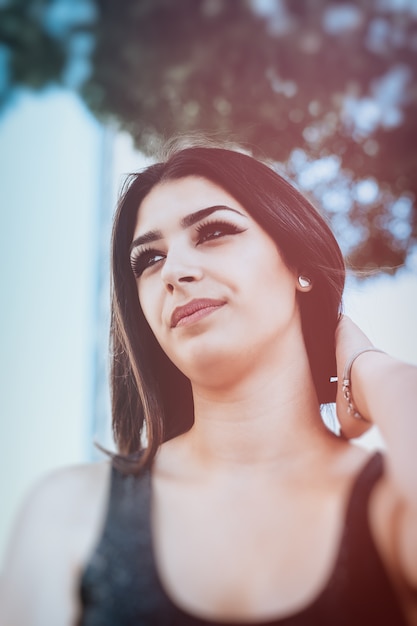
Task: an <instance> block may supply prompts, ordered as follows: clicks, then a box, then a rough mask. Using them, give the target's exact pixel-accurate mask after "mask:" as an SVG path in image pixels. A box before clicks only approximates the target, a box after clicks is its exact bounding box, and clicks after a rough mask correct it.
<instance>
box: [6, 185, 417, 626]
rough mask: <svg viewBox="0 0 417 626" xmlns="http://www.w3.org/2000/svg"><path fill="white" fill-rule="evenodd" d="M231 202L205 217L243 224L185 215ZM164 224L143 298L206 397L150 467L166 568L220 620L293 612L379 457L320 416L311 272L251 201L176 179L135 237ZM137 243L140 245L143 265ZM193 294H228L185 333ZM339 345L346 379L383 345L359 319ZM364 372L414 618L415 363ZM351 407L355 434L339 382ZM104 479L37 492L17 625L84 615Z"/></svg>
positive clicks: (379, 521)
mask: <svg viewBox="0 0 417 626" xmlns="http://www.w3.org/2000/svg"><path fill="white" fill-rule="evenodd" d="M218 205H221V206H227V207H229V209H222V210H219V211H215V212H213V213H212V214H211V216H209V217H208V218H207V219H205V220H204V221H205V222H208V221H211V222H215V221H218V220H219V219H221V220H222V221H225V220H226V221H227V222H230V221H232V222H233V224H234V225H235V226H238V228H237V230H236V229H235V232H233V233H231V232H230V230H229V232H227V233H225V232H224V230H223V231H222V228H223V226H222V227H220V226H219V225H217V226H214V227H211V230H210V231H208V230H207V229H206V230H204V231H203V230H198V226H199V223H196V224H193V225H191V226H188V227H186V228H184V227H183V225H182V224H181V222H182V221H183V220H184V218H185V217H186V216H189V215H191V214H195V212H196V211H199V210H201V209H204V208H207V207H211V206H218ZM231 209H232V210H231ZM235 211H237V213H235ZM155 230H156V231H160V232H159V234H158V238H157V239H156V240H155V241H153V242H152V243H151V244H146V246H145V247H146V249H148V248H152V250H153V251H154V252H149V251H147V252H146V269H144V270H143V271H141V273H140V275H138V276H137V288H138V298H139V299H140V302H141V306H142V308H143V311H144V314H145V316H146V318H147V319H148V322H149V324H150V325H151V327H152V330H153V332H154V333H155V335H156V337H157V339H158V341H159V342H160V344H161V346H162V347H163V349H164V350H165V351H166V353H167V354H168V355H169V356H170V358H171V359H172V360H173V362H174V363H176V364H177V366H178V367H180V369H181V370H182V371H183V372H184V373H185V374H186V375H188V376H189V377H190V380H191V383H192V389H193V395H194V402H195V424H194V426H193V428H192V429H191V430H190V431H189V432H187V433H185V434H184V435H182V436H180V437H177V438H175V439H173V440H171V441H169V442H167V443H165V444H163V445H162V446H161V448H160V450H159V452H158V454H157V457H156V459H155V462H154V466H153V472H152V489H153V502H152V533H153V543H154V548H155V554H156V560H157V567H158V572H159V575H160V577H161V580H162V582H163V585H164V587H165V589H166V591H167V593H168V594H169V595H170V596H171V598H172V599H173V600H174V602H176V603H177V604H178V605H179V606H181V607H182V608H183V609H185V610H187V611H189V612H191V613H194V614H196V615H200V616H203V617H206V618H211V619H214V620H222V619H223V620H231V621H233V620H235V621H238V620H242V621H244V620H267V619H273V618H277V617H280V616H284V615H288V614H291V613H295V612H297V611H299V610H300V609H302V608H303V607H305V606H306V605H308V604H309V603H310V602H312V601H313V600H314V598H315V597H316V596H317V594H318V593H319V592H320V590H321V589H322V588H323V586H324V585H325V584H326V582H327V580H328V577H329V575H330V573H331V571H332V566H333V562H334V559H335V555H336V552H337V549H338V545H339V541H340V535H341V530H342V527H343V520H344V507H345V504H346V500H347V498H348V494H349V489H350V488H351V485H352V482H353V480H354V479H355V477H356V475H357V473H358V472H359V471H360V469H361V468H362V466H363V465H364V463H365V462H366V461H367V458H368V453H367V452H365V451H364V450H363V449H361V448H359V447H358V446H355V445H352V444H350V443H349V442H348V441H347V440H345V439H341V438H337V437H335V436H334V435H333V434H331V433H330V432H329V431H328V430H327V429H326V428H325V427H324V425H323V424H322V422H321V420H320V417H319V409H318V403H317V397H316V394H315V390H314V386H313V383H312V380H311V374H310V371H309V366H308V360H307V355H306V351H305V347H304V344H303V341H302V334H301V327H300V316H299V312H298V308H297V304H296V298H295V296H296V292H297V290H301V287H300V286H299V284H298V281H297V275H296V274H295V273H293V272H291V271H290V270H289V269H288V268H287V267H286V266H285V264H284V263H283V261H282V258H281V256H280V254H279V252H278V251H277V249H276V247H275V245H274V244H273V242H272V241H271V239H270V238H269V236H268V235H267V234H266V233H264V232H263V231H262V229H260V228H259V226H258V225H257V224H256V222H254V220H253V219H252V218H251V217H250V216H249V215H248V214H247V212H246V211H245V209H244V208H243V207H242V206H240V205H239V203H237V202H236V200H234V198H232V197H231V196H229V195H228V194H227V193H225V192H224V191H223V190H222V189H220V188H218V187H217V186H216V185H213V184H212V183H210V182H208V181H206V180H204V179H201V178H193V177H189V178H186V179H181V180H179V181H170V182H167V183H164V184H161V185H158V186H157V187H155V188H154V189H153V190H152V191H151V193H150V194H149V195H148V196H147V198H146V199H145V200H144V202H143V203H142V206H141V207H140V210H139V211H138V219H137V223H136V227H135V233H134V236H133V239H134V240H136V239H137V238H138V237H140V236H142V235H143V234H144V233H149V231H155ZM203 232H204V237H202V233H203ZM140 252H143V247H134V248H133V250H132V262H133V265H134V266H135V259H136V256H137V254H138V253H140ZM141 267H142V269H143V263H142V266H141ZM260 276H261V277H262V280H260V279H259V277H260ZM311 288H313V289H314V285H312V287H311ZM196 298H197V299H198V298H211V299H213V301H215V302H220V303H222V305H221V306H216V307H213V310H210V311H209V312H207V314H204V315H201V316H199V315H197V316H196V317H194V318H193V317H191V318H190V319H188V320H185V322H182V323H181V324H179V325H177V326H174V327H173V326H172V313H173V311H175V309H176V307H178V306H182V305H184V304H186V303H188V302H190V301H192V300H194V299H196ZM336 342H337V343H336V345H337V363H338V373H339V380H340V379H341V372H342V371H343V367H344V364H345V363H346V361H347V359H348V358H349V357H350V356H351V355H352V354H353V353H354V352H355V351H357V350H358V349H361V348H363V347H367V346H368V345H370V342H369V339H368V338H367V337H366V336H365V335H364V334H363V333H362V332H361V331H360V329H359V328H358V327H357V326H356V325H355V324H354V323H353V322H351V320H349V319H348V318H343V319H342V321H341V323H340V324H339V327H338V330H337V335H336ZM352 384H353V389H354V398H355V403H356V406H357V408H358V409H359V411H360V412H361V413H362V414H363V415H364V416H365V417H366V418H367V419H369V420H371V421H374V422H376V423H377V424H378V426H379V427H380V429H381V431H382V433H383V435H384V437H385V440H386V443H387V459H388V464H387V469H388V471H387V473H386V475H385V477H384V479H383V480H381V481H380V482H379V483H378V485H377V488H376V489H375V490H374V493H373V495H372V498H371V502H370V511H369V513H370V523H371V530H372V533H373V535H374V538H375V541H376V544H377V546H378V548H379V551H380V553H381V555H382V557H383V559H384V561H385V563H386V566H387V568H388V571H389V572H390V574H391V576H392V579H393V581H394V584H395V585H396V586H397V588H398V591H399V593H400V596H401V598H402V601H403V604H404V607H405V608H406V610H407V613H408V615H409V617H410V623H413V624H415V623H417V620H416V615H415V612H414V609H415V607H414V606H413V604H412V602H411V600H410V598H409V596H408V595H407V594H406V588H407V585H410V586H412V587H414V588H415V587H416V586H417V537H416V532H415V528H416V522H417V513H416V511H417V485H416V480H417V478H416V477H417V471H416V469H417V468H416V461H415V453H414V451H415V443H416V440H417V432H416V420H415V418H414V414H413V413H414V408H413V407H415V405H416V400H417V392H416V389H417V369H416V368H414V367H412V366H409V365H406V364H403V363H399V362H398V361H396V360H395V359H392V358H391V357H389V356H387V355H384V354H378V353H372V352H371V353H366V354H363V355H362V356H361V357H359V358H358V359H357V361H355V364H354V366H353V368H352ZM337 411H338V417H339V419H340V421H341V424H342V428H343V431H344V433H345V434H346V435H347V436H348V437H353V436H357V435H358V434H360V432H361V431H363V429H364V428H368V427H369V425H367V424H366V423H365V422H358V421H356V420H353V419H352V418H351V417H350V416H349V415H348V414H347V411H346V403H345V401H344V399H343V397H342V393H341V389H339V390H338V398H337ZM394 417H395V419H394ZM107 483H108V467H107V465H106V464H99V465H96V466H89V467H83V468H73V469H69V470H67V471H65V472H60V473H59V474H56V475H55V476H53V477H49V478H48V479H47V480H46V481H44V483H43V484H42V485H40V486H39V487H38V489H37V490H36V491H35V493H34V495H33V496H32V498H31V499H30V501H29V503H28V504H27V506H26V509H25V511H24V512H23V514H22V516H21V520H20V522H19V524H18V527H17V531H16V535H15V538H14V539H13V541H12V543H11V549H10V556H9V559H8V563H7V566H6V576H5V580H6V584H5V586H4V590H5V595H4V598H6V601H5V606H6V609H5V615H6V619H5V621H4V623H5V624H7V625H11V624H25V625H26V626H27V625H29V626H30V625H33V626H35V625H36V626H37V625H38V624H39V625H40V624H42V625H44V624H45V623H48V622H49V623H51V615H52V616H53V620H52V621H53V623H54V624H57V625H58V626H59V625H60V624H65V625H67V624H73V623H74V621H75V618H76V615H77V599H76V586H77V584H78V580H79V575H80V572H81V571H82V568H83V566H84V564H85V563H86V562H87V560H88V558H89V555H90V554H91V551H92V549H93V546H94V543H95V541H96V540H97V537H98V535H99V532H100V526H101V524H102V520H103V516H104V507H105V496H106V489H107ZM51 507H53V510H54V515H51V514H50V511H51ZM56 511H58V512H59V513H58V519H56V518H57V513H56ZM63 537H64V539H65V540H63ZM51 541H52V545H53V550H50V549H49V550H48V549H46V547H47V546H49V545H50V543H51ZM283 564H284V567H283ZM22 597H25V599H26V598H27V601H26V600H25V603H22V602H21V600H19V598H20V599H21V598H22Z"/></svg>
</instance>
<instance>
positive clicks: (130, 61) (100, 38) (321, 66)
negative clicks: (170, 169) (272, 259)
mask: <svg viewBox="0 0 417 626" xmlns="http://www.w3.org/2000/svg"><path fill="white" fill-rule="evenodd" d="M19 4H20V5H23V4H25V3H24V2H23V1H22V0H20V2H14V3H13V2H12V3H10V2H9V7H11V6H12V5H16V6H17V5H19ZM32 4H33V3H32ZM94 6H95V10H96V15H97V19H96V20H95V23H94V24H93V25H92V26H91V25H87V26H85V25H84V28H87V30H91V32H92V34H93V37H94V41H95V48H94V52H93V56H92V71H91V74H90V76H89V78H88V80H87V81H86V82H85V83H84V85H83V87H82V90H81V93H82V95H83V97H84V99H85V101H86V102H87V103H88V105H89V106H90V107H91V109H92V110H93V111H95V112H96V114H97V115H98V116H100V117H101V118H103V119H116V120H117V121H118V123H119V124H120V125H121V126H122V127H123V128H125V129H126V130H128V131H129V132H130V133H131V134H132V136H133V137H134V139H135V142H136V144H137V146H138V147H139V148H140V149H142V150H144V151H145V152H149V151H152V150H153V148H154V147H155V144H158V142H159V141H160V140H161V139H162V138H164V137H165V138H166V137H169V136H171V135H173V134H178V133H179V132H184V131H185V132H187V131H193V130H200V131H201V130H202V131H205V132H212V133H216V134H219V133H220V134H222V135H224V136H226V137H229V138H230V137H232V138H233V139H235V140H236V141H238V142H240V143H242V142H243V143H245V144H246V145H247V146H249V148H250V149H252V150H253V152H254V153H255V154H257V155H260V156H263V157H267V158H268V159H272V160H273V161H276V162H280V163H281V164H282V166H283V167H285V169H286V171H287V172H288V174H289V175H291V176H292V177H293V178H295V179H296V180H297V179H298V180H299V182H300V184H302V172H301V170H300V167H299V163H300V158H299V157H300V155H302V157H303V158H302V159H301V161H302V162H303V163H304V166H306V165H307V166H308V165H310V164H311V163H312V162H314V161H316V160H318V159H323V158H324V157H326V156H328V155H334V156H335V157H337V163H338V164H339V167H338V168H337V172H336V173H335V175H334V177H333V178H332V179H331V180H327V192H328V191H329V189H330V190H332V191H333V198H336V199H337V197H338V196H339V200H340V197H341V195H342V194H345V195H346V194H347V195H348V198H349V201H348V202H347V204H346V202H345V204H344V209H341V208H340V205H341V204H343V203H341V202H340V201H336V202H335V203H334V204H333V205H332V203H329V202H327V203H326V202H324V203H322V204H323V206H324V208H325V210H326V211H327V214H328V216H329V219H330V220H331V221H332V224H333V227H334V229H335V231H336V233H337V235H338V236H339V238H340V239H341V241H342V244H343V246H344V249H345V251H346V252H347V253H349V258H350V262H351V263H352V265H354V266H356V267H359V268H369V267H376V266H378V267H381V266H384V267H388V268H389V267H391V268H392V267H396V266H398V265H400V264H401V263H403V262H404V260H405V258H406V255H407V252H408V251H410V250H411V249H412V248H413V246H415V243H416V238H417V216H416V204H415V199H416V197H417V176H416V174H415V173H416V171H417V167H416V166H417V150H416V147H415V146H416V140H417V89H416V80H415V78H416V71H417V63H416V53H417V12H416V11H414V13H413V10H412V9H413V5H412V3H411V4H410V7H409V8H407V5H406V3H403V4H402V6H403V8H402V9H401V10H400V9H398V7H397V8H396V7H395V6H394V5H393V6H391V3H390V2H389V0H358V1H356V2H354V3H353V2H345V3H343V2H338V1H336V0H332V1H326V0H286V1H285V0H272V1H271V2H269V3H268V2H267V3H265V2H259V1H258V2H257V1H256V0H252V1H249V0H246V1H245V0H175V1H174V0H140V1H138V0H124V1H123V2H117V1H116V0H95V2H94ZM265 7H266V8H265ZM262 8H263V10H262V11H261V9H262ZM39 26H40V25H39V23H38V25H37V28H38V27H39ZM79 27H83V25H81V26H80V25H79ZM44 35H45V33H44ZM41 41H44V40H43V39H42V37H41V36H40V35H39V42H41ZM39 45H40V44H39ZM60 46H61V48H60ZM16 50H17V48H16ZM60 55H61V56H60ZM13 56H14V55H13ZM12 58H13V57H12ZM54 58H55V62H56V64H57V66H56V76H57V77H59V76H61V75H62V72H61V71H60V69H59V68H60V67H61V64H62V60H61V59H62V42H61V43H60V42H57V47H56V52H55V57H54ZM31 67H32V66H31V65H30V64H29V62H28V75H29V76H31V75H32V69H30V68H31ZM37 67H39V66H37ZM47 67H48V66H47V65H46V66H45V68H47ZM49 68H50V66H49ZM29 70H30V71H29ZM51 73H52V74H53V71H52V72H51V69H48V71H45V79H46V80H49V79H50V77H51ZM35 74H36V72H34V75H35ZM15 80H19V81H21V80H23V82H28V83H30V84H34V81H33V80H32V82H31V80H29V79H28V77H25V76H24V77H23V79H22V78H21V74H18V73H17V74H16V75H15ZM38 83H39V80H38ZM297 164H298V165H297ZM367 180H368V181H370V182H372V181H375V183H377V184H375V183H374V189H375V190H376V192H375V193H374V194H373V196H372V197H368V198H365V200H364V198H363V197H362V196H363V194H362V196H361V194H360V193H358V190H359V188H360V187H359V186H358V183H361V181H362V182H363V181H367ZM308 191H309V192H310V193H311V194H312V195H313V196H316V197H317V198H318V199H319V200H320V202H321V201H322V199H323V194H325V193H326V186H324V187H323V184H317V185H316V186H314V185H313V186H311V185H310V187H309V189H308ZM327 197H329V193H327Z"/></svg>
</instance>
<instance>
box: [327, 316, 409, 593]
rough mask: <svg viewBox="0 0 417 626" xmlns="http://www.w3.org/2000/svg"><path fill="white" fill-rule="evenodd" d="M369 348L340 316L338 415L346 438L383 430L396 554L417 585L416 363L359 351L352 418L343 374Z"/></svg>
mask: <svg viewBox="0 0 417 626" xmlns="http://www.w3.org/2000/svg"><path fill="white" fill-rule="evenodd" d="M371 346H372V344H371V342H370V341H369V339H368V338H367V337H366V335H365V334H364V333H363V332H362V331H361V330H360V329H359V328H358V326H357V325H356V324H354V322H352V320H351V319H349V318H348V317H346V316H343V318H342V319H341V321H340V323H339V326H338V329H337V333H336V356H337V363H338V395H337V403H336V408H337V415H338V419H339V421H340V423H341V427H342V431H343V433H344V435H345V436H346V437H347V438H352V437H357V436H359V435H360V434H362V433H363V432H364V431H366V430H367V429H368V428H369V427H370V426H371V425H372V424H376V425H377V426H378V428H379V430H380V431H381V434H382V437H383V439H384V442H385V444H386V460H387V479H386V489H387V491H390V492H391V500H392V502H394V503H395V505H393V507H392V510H393V515H395V517H396V522H395V532H396V533H397V536H396V537H395V538H394V545H395V549H396V551H397V555H396V557H397V559H398V563H399V565H400V567H401V570H402V573H403V575H404V577H405V579H406V580H407V581H408V583H409V584H410V585H411V586H412V587H414V588H415V589H417V367H416V366H414V365H410V364H407V363H403V362H402V361H399V360H397V359H395V358H393V357H391V356H389V355H388V354H385V353H381V352H375V351H367V352H363V353H361V354H360V355H359V356H358V357H357V358H356V359H355V360H354V362H353V364H352V368H351V372H350V381H351V392H352V402H353V405H354V407H355V409H356V410H357V411H358V412H359V414H360V415H361V416H362V418H363V419H360V418H359V419H358V418H355V417H353V415H352V412H349V411H348V402H347V401H346V398H345V397H344V394H343V390H342V385H343V372H344V369H345V365H346V363H347V362H349V359H351V357H352V355H354V354H355V353H357V352H358V351H361V350H362V349H365V348H368V347H371ZM393 528H394V525H393Z"/></svg>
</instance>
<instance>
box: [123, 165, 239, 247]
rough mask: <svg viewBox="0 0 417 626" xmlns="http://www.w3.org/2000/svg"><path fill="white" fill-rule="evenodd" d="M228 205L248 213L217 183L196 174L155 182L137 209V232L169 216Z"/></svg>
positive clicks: (157, 226) (159, 222) (160, 223)
mask: <svg viewBox="0 0 417 626" xmlns="http://www.w3.org/2000/svg"><path fill="white" fill-rule="evenodd" d="M216 205H227V206H230V207H232V208H233V207H236V208H239V210H240V211H241V212H242V213H244V214H247V212H246V211H245V209H244V208H243V207H242V206H241V205H240V204H239V202H238V201H237V200H236V199H235V198H234V197H233V196H232V195H230V194H229V193H228V192H227V191H225V190H224V189H223V188H222V187H219V186H218V185H216V184H215V183H212V182H211V181H209V180H207V179H206V178H201V177H197V176H187V177H185V178H179V179H178V180H168V181H165V182H162V183H159V184H157V185H155V187H154V188H153V189H152V190H151V191H150V192H149V194H148V195H147V196H146V197H145V198H144V199H143V201H142V203H141V204H140V206H139V208H138V213H137V218H136V226H135V235H136V234H137V233H138V232H139V231H141V232H142V231H147V230H152V229H155V228H160V227H161V226H163V224H164V223H165V221H166V220H167V219H168V218H172V217H179V218H180V217H183V216H184V215H187V214H188V213H192V212H194V211H199V210H200V209H204V208H207V207H209V206H216Z"/></svg>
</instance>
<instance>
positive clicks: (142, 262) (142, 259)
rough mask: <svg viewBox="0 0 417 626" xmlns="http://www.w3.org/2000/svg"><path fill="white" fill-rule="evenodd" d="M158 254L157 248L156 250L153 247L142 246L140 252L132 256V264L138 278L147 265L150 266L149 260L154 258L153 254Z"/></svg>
mask: <svg viewBox="0 0 417 626" xmlns="http://www.w3.org/2000/svg"><path fill="white" fill-rule="evenodd" d="M157 254H158V251H157V250H154V249H152V248H142V250H141V251H140V252H138V253H136V254H135V255H134V256H132V258H131V259H130V266H131V268H132V272H133V274H134V275H135V277H136V278H139V276H141V275H142V273H143V271H144V270H145V269H146V268H147V267H150V265H149V264H148V261H149V260H150V259H151V258H152V256H155V255H157Z"/></svg>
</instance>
